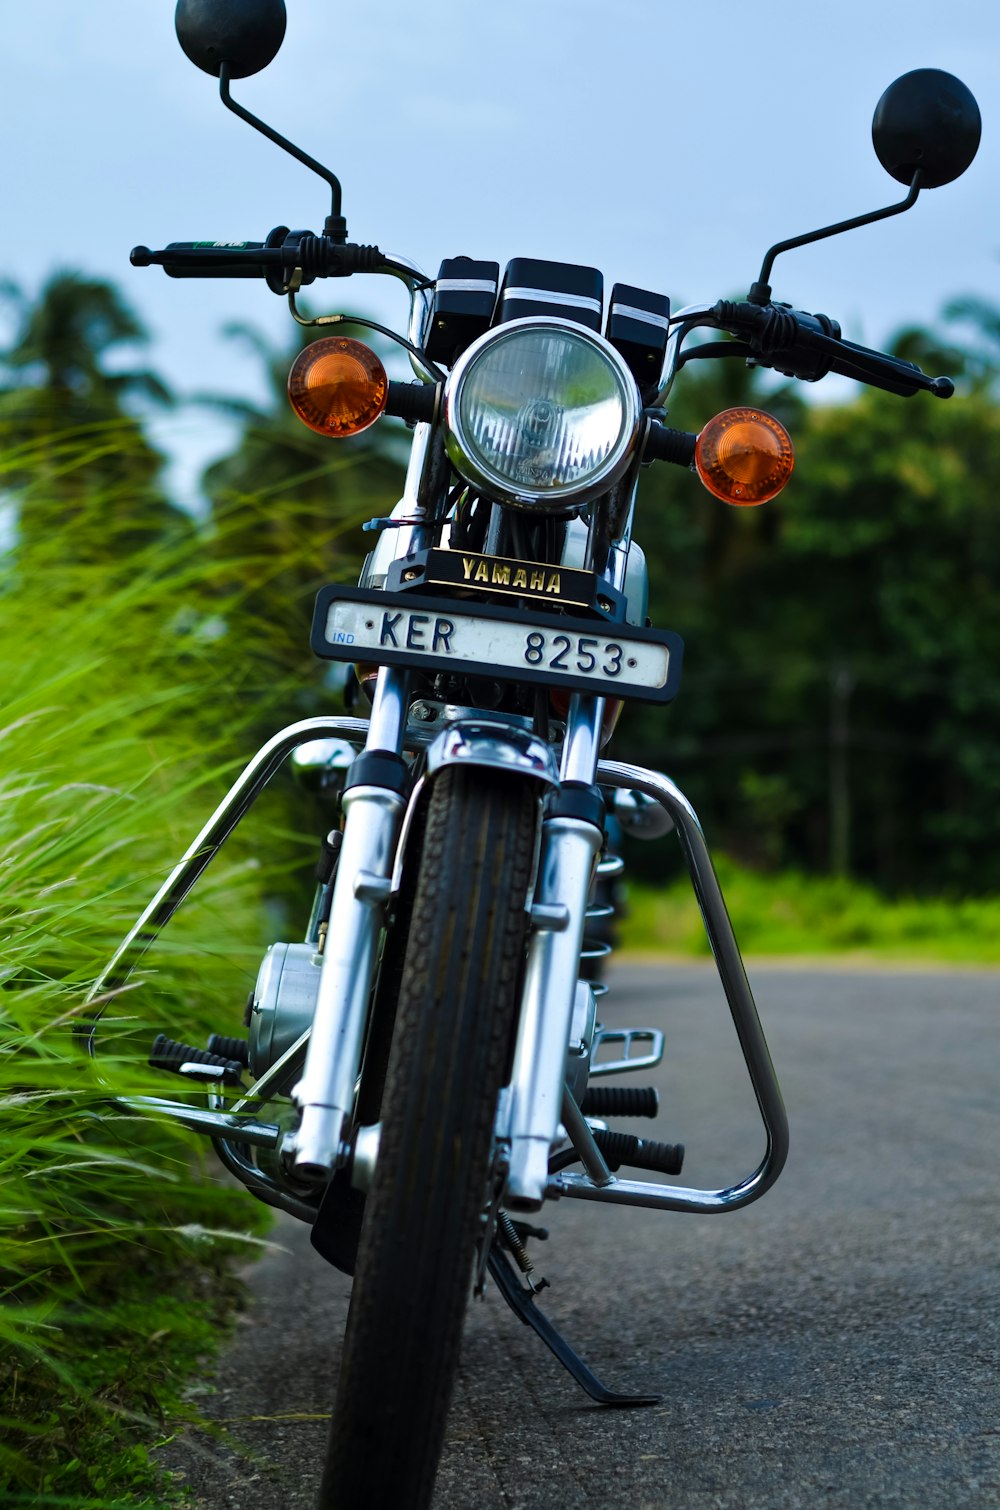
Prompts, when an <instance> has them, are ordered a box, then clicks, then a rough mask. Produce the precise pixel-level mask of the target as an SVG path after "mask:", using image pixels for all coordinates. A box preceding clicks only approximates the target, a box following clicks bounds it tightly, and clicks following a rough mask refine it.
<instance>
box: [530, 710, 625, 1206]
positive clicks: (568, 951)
mask: <svg viewBox="0 0 1000 1510" xmlns="http://www.w3.org/2000/svg"><path fill="white" fill-rule="evenodd" d="M603 712H604V699H603V698H600V697H592V696H589V695H586V696H584V695H580V694H577V695H576V696H574V697H573V699H572V701H571V703H570V709H569V716H568V719H567V723H566V738H565V741H564V743H563V753H562V769H561V772H560V775H561V780H562V781H563V782H582V783H583V784H584V785H586V786H591V785H592V784H593V781H594V776H595V774H596V771H597V761H598V756H599V754H600V740H601V718H602V715H603ZM602 837H603V836H602V833H601V830H600V829H599V828H598V827H596V826H595V825H594V824H593V823H590V822H588V821H587V820H586V819H584V818H579V817H572V816H568V815H557V816H553V817H550V818H547V819H546V820H545V824H544V827H543V833H542V853H541V859H540V862H539V873H538V882H537V885H536V888H535V900H536V901H537V902H541V903H547V904H552V905H554V906H555V907H556V908H560V909H564V913H563V916H564V918H565V923H564V926H562V927H559V928H544V927H542V928H538V929H537V930H536V931H535V933H534V934H533V935H532V937H531V942H530V944H529V948H528V961H527V965H526V968H525V980H524V992H523V996H522V1004H521V1018H520V1022H519V1024H518V1033H517V1043H516V1046H515V1050H514V1067H513V1074H512V1078H511V1096H510V1099H509V1102H508V1106H509V1122H508V1124H507V1133H508V1136H509V1137H510V1144H511V1150H510V1172H509V1175H508V1179H507V1193H506V1200H507V1201H508V1203H509V1204H510V1205H512V1206H514V1207H519V1208H521V1209H527V1208H537V1207H538V1206H540V1205H541V1203H542V1200H543V1198H544V1195H545V1189H546V1186H547V1185H548V1183H549V1172H548V1171H549V1150H550V1148H551V1145H552V1141H553V1139H554V1138H555V1136H556V1133H557V1131H558V1128H559V1116H560V1111H561V1108H562V1095H563V1086H564V1082H565V1077H566V1045H567V1043H568V1042H569V1037H570V1026H571V1022H572V1015H573V1001H574V997H575V995H576V982H577V976H578V974H579V967H580V948H581V945H582V941H583V929H584V920H585V916H586V911H587V899H588V895H589V892H590V882H591V876H592V874H593V869H594V862H595V859H596V857H597V855H598V854H599V853H600V849H601V842H602Z"/></svg>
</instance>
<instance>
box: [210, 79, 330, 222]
mask: <svg viewBox="0 0 1000 1510" xmlns="http://www.w3.org/2000/svg"><path fill="white" fill-rule="evenodd" d="M219 97H220V99H221V100H222V103H223V104H224V105H225V107H226V109H227V110H231V111H232V112H233V114H234V115H238V116H239V118H240V120H241V121H246V123H247V125H248V126H253V128H254V130H255V131H259V132H260V133H261V135H262V136H266V137H267V139H268V141H271V142H274V144H275V146H277V147H281V148H282V149H283V150H284V151H285V152H289V153H291V155H292V157H294V158H296V159H297V160H298V161H299V162H300V163H303V164H304V166H305V167H307V168H311V169H312V171H313V172H314V173H318V174H319V176H320V178H322V179H324V180H325V181H326V182H327V183H328V184H329V185H330V194H331V201H332V202H331V205H330V213H329V215H328V216H327V218H326V225H325V227H324V233H325V235H327V236H329V238H330V240H331V241H334V242H336V243H337V245H338V246H342V245H343V243H344V242H345V241H346V240H347V222H346V221H345V220H344V217H343V215H342V214H341V212H340V179H339V178H338V177H337V175H336V174H335V173H331V171H330V169H329V168H324V167H323V164H322V163H318V162H317V161H316V159H315V158H314V157H310V156H309V154H308V152H303V151H302V149H301V148H300V147H296V145H295V143H294V142H290V141H288V140H287V139H286V138H285V137H283V136H281V135H280V134H279V133H278V132H277V131H275V130H273V129H272V127H270V126H268V125H267V124H266V122H264V121H261V120H258V119H257V117H256V116H255V115H251V114H250V111H249V110H246V109H244V107H243V106H242V105H239V104H237V102H236V101H235V100H234V99H233V97H232V95H231V94H230V93H229V65H228V64H227V63H223V64H222V65H221V66H220V68H219Z"/></svg>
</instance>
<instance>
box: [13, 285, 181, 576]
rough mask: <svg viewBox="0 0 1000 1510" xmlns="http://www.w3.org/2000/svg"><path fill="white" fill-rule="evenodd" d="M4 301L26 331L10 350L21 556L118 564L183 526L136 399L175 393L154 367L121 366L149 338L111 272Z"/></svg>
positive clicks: (164, 398) (158, 399)
mask: <svg viewBox="0 0 1000 1510" xmlns="http://www.w3.org/2000/svg"><path fill="white" fill-rule="evenodd" d="M0 296H2V297H3V298H4V300H5V302H6V303H7V304H8V306H10V307H11V308H12V310H13V312H14V316H15V326H16V328H15V333H14V337H13V339H12V341H11V342H10V344H9V345H8V346H7V347H6V349H3V350H0V363H2V366H3V368H4V369H5V382H4V384H3V387H2V389H0V431H2V434H3V441H4V445H3V453H4V465H3V477H2V480H3V484H4V486H5V487H6V488H7V489H9V490H10V491H11V492H12V494H13V496H14V499H15V501H16V505H17V514H18V537H19V552H18V554H19V556H20V557H21V558H22V559H25V558H26V557H27V556H29V555H30V556H33V555H36V554H37V553H38V552H39V551H42V552H43V553H51V552H52V550H53V548H58V550H59V551H60V552H61V553H62V554H63V556H64V557H65V556H69V557H72V558H74V559H77V560H92V559H97V560H110V559H115V558H118V557H121V556H122V555H124V554H127V553H128V552H129V551H130V550H132V549H133V548H135V547H136V546H137V545H139V544H141V543H143V542H145V541H147V540H149V539H150V538H151V537H155V536H156V535H157V534H158V533H160V532H162V531H164V530H167V529H169V528H172V527H176V526H177V525H178V524H180V523H181V521H182V518H183V516H181V515H179V514H178V512H177V511H176V510H174V509H172V508H171V507H170V505H169V504H168V502H167V500H166V498H165V496H164V495H163V493H162V490H161V489H160V488H159V486H158V482H157V479H158V475H159V472H160V467H161V465H162V458H161V456H160V454H159V453H158V452H157V451H156V450H155V449H154V448H153V447H152V446H151V445H150V443H149V441H148V440H147V438H146V436H145V434H144V432H143V429H142V425H141V423H140V420H139V418H138V416H137V415H136V414H135V413H134V412H132V411H131V409H130V407H129V406H130V405H136V404H141V405H143V406H145V405H148V404H150V403H156V404H164V403H168V402H169V401H170V395H169V393H168V391H167V389H166V387H165V385H164V383H163V382H162V380H161V379H160V378H159V377H157V376H156V374H155V373H153V372H152V371H150V370H148V369H146V368H139V369H136V368H131V367H130V368H124V369H117V368H111V367H110V365H109V359H110V358H114V357H116V356H117V355H118V353H119V351H120V350H121V348H123V347H136V346H142V345H145V344H146V343H147V342H148V340H149V337H148V335H147V333H146V331H145V330H144V329H143V327H142V325H141V324H140V322H139V320H138V318H137V317H136V315H135V314H134V313H133V311H132V310H130V309H129V307H128V306H127V304H126V303H125V302H124V300H123V299H122V297H121V295H120V294H119V293H118V291H117V290H116V289H115V288H114V287H113V285H111V284H110V283H107V282H105V281H104V280H102V279H95V278H89V277H86V276H84V275H82V274H79V273H74V272H57V273H54V274H52V276H51V277H50V278H49V279H48V280H47V281H46V282H45V283H44V284H43V286H42V288H41V289H40V291H39V293H38V296H37V298H35V299H33V300H32V299H29V298H28V297H27V296H26V295H25V294H24V292H23V291H22V290H21V289H19V288H17V287H16V285H13V284H10V283H7V284H4V285H3V286H2V288H0Z"/></svg>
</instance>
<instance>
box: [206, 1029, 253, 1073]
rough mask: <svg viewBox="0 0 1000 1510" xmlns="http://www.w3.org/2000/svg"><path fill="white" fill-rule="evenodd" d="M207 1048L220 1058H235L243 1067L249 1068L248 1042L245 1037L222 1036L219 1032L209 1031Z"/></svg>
mask: <svg viewBox="0 0 1000 1510" xmlns="http://www.w3.org/2000/svg"><path fill="white" fill-rule="evenodd" d="M208 1048H209V1052H210V1053H212V1054H217V1055H218V1056H219V1058H220V1059H235V1061H236V1063H237V1064H242V1066H243V1068H244V1069H249V1068H250V1043H249V1040H248V1039H246V1038H224V1037H223V1036H222V1034H221V1033H210V1034H209V1036H208Z"/></svg>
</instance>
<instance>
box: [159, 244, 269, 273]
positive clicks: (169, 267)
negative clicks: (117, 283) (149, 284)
mask: <svg viewBox="0 0 1000 1510" xmlns="http://www.w3.org/2000/svg"><path fill="white" fill-rule="evenodd" d="M263 246H264V243H263V242H262V241H243V242H239V243H233V244H232V250H233V251H240V252H242V253H243V256H242V257H241V258H239V259H238V260H237V259H235V258H234V259H232V260H230V259H229V258H227V257H226V255H225V252H226V250H227V243H225V242H218V241H171V242H170V244H169V245H168V246H165V247H164V249H163V251H162V252H152V251H150V249H149V247H148V246H135V247H133V248H132V251H131V252H130V254H129V261H130V262H131V264H132V266H133V267H162V268H163V271H164V272H165V273H166V275H167V277H168V278H263V277H264V276H265V274H266V271H267V269H266V268H265V267H264V266H263V265H262V264H261V263H259V262H255V261H253V260H252V253H253V252H256V251H262V250H263ZM171 252H179V253H180V256H178V257H171V255H170V254H171ZM248 252H249V253H251V257H250V258H248V257H247V255H246V254H247V253H248Z"/></svg>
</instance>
